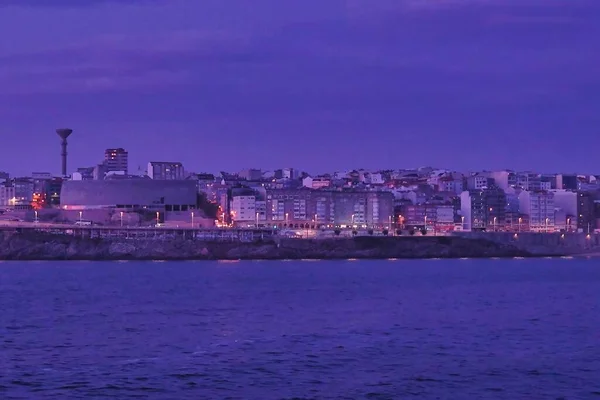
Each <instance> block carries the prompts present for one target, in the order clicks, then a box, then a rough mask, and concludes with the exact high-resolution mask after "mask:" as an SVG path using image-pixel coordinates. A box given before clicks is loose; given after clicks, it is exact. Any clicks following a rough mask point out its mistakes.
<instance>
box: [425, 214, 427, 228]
mask: <svg viewBox="0 0 600 400" xmlns="http://www.w3.org/2000/svg"><path fill="white" fill-rule="evenodd" d="M425 231H426V232H427V215H426V216H425Z"/></svg>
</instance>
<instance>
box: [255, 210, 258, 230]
mask: <svg viewBox="0 0 600 400" xmlns="http://www.w3.org/2000/svg"><path fill="white" fill-rule="evenodd" d="M255 226H256V227H257V228H258V213H256V222H255Z"/></svg>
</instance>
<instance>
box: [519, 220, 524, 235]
mask: <svg viewBox="0 0 600 400" xmlns="http://www.w3.org/2000/svg"><path fill="white" fill-rule="evenodd" d="M521 221H523V218H521V217H519V232H521Z"/></svg>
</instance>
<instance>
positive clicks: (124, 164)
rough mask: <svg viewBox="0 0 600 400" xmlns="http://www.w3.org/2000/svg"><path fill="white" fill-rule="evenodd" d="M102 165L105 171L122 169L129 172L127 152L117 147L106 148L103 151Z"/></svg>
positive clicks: (126, 172)
mask: <svg viewBox="0 0 600 400" xmlns="http://www.w3.org/2000/svg"><path fill="white" fill-rule="evenodd" d="M104 165H105V167H106V172H113V171H122V172H124V173H125V175H127V174H128V173H129V153H128V152H127V150H125V149H123V148H121V147H119V148H117V149H106V150H105V151H104Z"/></svg>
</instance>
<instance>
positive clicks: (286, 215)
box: [285, 213, 290, 228]
mask: <svg viewBox="0 0 600 400" xmlns="http://www.w3.org/2000/svg"><path fill="white" fill-rule="evenodd" d="M289 216H290V214H289V213H285V226H286V228H289V224H288V218H289Z"/></svg>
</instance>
